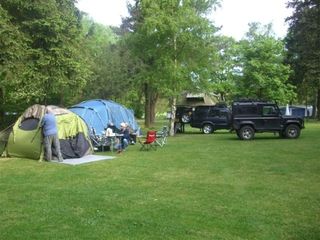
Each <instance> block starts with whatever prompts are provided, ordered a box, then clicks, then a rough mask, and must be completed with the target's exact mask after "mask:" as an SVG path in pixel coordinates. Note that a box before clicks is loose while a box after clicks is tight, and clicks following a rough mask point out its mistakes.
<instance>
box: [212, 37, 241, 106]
mask: <svg viewBox="0 0 320 240" xmlns="http://www.w3.org/2000/svg"><path fill="white" fill-rule="evenodd" d="M214 44H215V45H216V49H218V52H217V57H216V59H215V60H214V61H213V59H212V64H213V65H214V67H213V71H212V72H211V77H210V80H209V86H208V89H209V92H214V93H216V94H218V97H219V100H220V101H223V102H225V101H232V100H233V95H234V94H235V92H236V86H235V77H236V76H237V75H238V71H239V69H237V68H236V66H237V61H236V60H237V58H238V55H237V54H238V47H239V44H238V43H237V42H236V41H235V40H234V39H233V38H230V37H224V36H222V37H217V38H216V40H215V42H214Z"/></svg>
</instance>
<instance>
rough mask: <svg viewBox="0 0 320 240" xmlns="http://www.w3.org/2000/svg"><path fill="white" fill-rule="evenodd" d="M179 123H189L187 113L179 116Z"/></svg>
mask: <svg viewBox="0 0 320 240" xmlns="http://www.w3.org/2000/svg"><path fill="white" fill-rule="evenodd" d="M181 122H183V123H189V122H190V116H189V114H188V113H184V114H183V115H182V116H181Z"/></svg>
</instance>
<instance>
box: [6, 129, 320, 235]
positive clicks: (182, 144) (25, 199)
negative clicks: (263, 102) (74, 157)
mask: <svg viewBox="0 0 320 240" xmlns="http://www.w3.org/2000/svg"><path fill="white" fill-rule="evenodd" d="M159 126H160V125H159ZM186 132H187V133H186V134H180V135H177V136H175V137H170V138H169V139H168V144H167V145H166V146H165V147H164V148H159V149H158V150H157V151H149V152H140V151H139V146H138V145H135V146H130V147H129V149H128V150H127V151H126V152H125V153H123V154H121V155H116V154H113V155H116V156H117V157H116V159H114V160H111V161H99V162H96V163H91V164H84V165H78V166H69V165H64V164H56V163H39V162H37V161H34V160H27V159H0V221H1V225H0V239H139V240H140V239H232V240H234V239H259V240H260V239H265V240H271V239H275V240H278V239H308V240H311V239H319V236H320V227H319V226H320V218H319V212H320V192H319V189H320V174H319V173H320V161H319V156H320V148H319V143H320V140H319V139H320V138H319V136H320V124H319V123H307V125H306V129H305V130H303V131H302V134H301V137H300V138H299V139H297V140H286V139H279V138H278V137H277V136H274V135H273V134H259V135H257V136H256V139H255V140H254V141H249V142H245V141H240V140H238V139H237V137H236V135H235V134H230V133H228V132H226V131H221V132H218V133H216V134H211V135H203V134H200V133H199V131H198V130H191V129H189V128H187V129H186ZM105 154H109V152H105Z"/></svg>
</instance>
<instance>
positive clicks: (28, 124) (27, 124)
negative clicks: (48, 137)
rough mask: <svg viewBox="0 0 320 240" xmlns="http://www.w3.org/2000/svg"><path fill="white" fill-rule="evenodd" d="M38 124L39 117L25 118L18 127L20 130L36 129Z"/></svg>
mask: <svg viewBox="0 0 320 240" xmlns="http://www.w3.org/2000/svg"><path fill="white" fill-rule="evenodd" d="M38 125H39V119H37V118H26V119H25V120H23V121H22V122H21V123H20V125H19V128H20V129H22V130H26V131H28V130H29V131H31V130H35V129H37V128H38Z"/></svg>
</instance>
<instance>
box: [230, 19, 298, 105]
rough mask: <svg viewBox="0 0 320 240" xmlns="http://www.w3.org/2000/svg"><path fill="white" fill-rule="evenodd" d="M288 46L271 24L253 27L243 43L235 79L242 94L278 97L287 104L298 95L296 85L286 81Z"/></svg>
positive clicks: (266, 97) (273, 98)
mask: <svg viewBox="0 0 320 240" xmlns="http://www.w3.org/2000/svg"><path fill="white" fill-rule="evenodd" d="M284 57H285V48H284V44H283V42H282V41H281V40H279V39H276V38H275V37H273V35H272V31H271V25H269V26H265V27H264V28H263V27H261V26H260V25H259V24H257V23H253V24H252V25H251V26H250V30H249V32H248V34H247V38H246V39H243V40H242V41H241V42H240V49H239V56H238V66H237V67H238V69H240V74H239V76H238V79H237V81H236V85H237V87H238V93H237V95H238V96H239V97H247V98H260V99H266V100H277V101H278V102H280V103H288V102H289V101H292V100H293V99H294V98H295V92H294V87H293V86H292V85H290V84H289V83H288V82H287V80H288V77H289V74H290V67H289V66H287V65H285V64H284Z"/></svg>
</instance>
